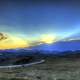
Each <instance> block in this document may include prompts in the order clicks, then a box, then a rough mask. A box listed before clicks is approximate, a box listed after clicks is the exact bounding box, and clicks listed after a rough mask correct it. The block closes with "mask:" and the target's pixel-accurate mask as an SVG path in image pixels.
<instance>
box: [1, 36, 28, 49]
mask: <svg viewBox="0 0 80 80" xmlns="http://www.w3.org/2000/svg"><path fill="white" fill-rule="evenodd" d="M24 47H29V42H28V41H26V40H24V39H22V38H18V37H13V36H12V37H11V36H9V37H8V39H6V40H3V41H0V49H14V48H24Z"/></svg>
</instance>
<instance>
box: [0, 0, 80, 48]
mask: <svg viewBox="0 0 80 80" xmlns="http://www.w3.org/2000/svg"><path fill="white" fill-rule="evenodd" d="M0 32H1V33H4V34H7V35H9V36H8V37H9V38H10V39H12V41H16V43H18V41H21V42H20V43H25V41H28V40H30V41H33V40H37V41H44V42H47V41H48V42H51V41H49V40H48V39H47V38H48V37H49V38H50V39H51V40H52V39H53V38H54V37H55V38H57V39H58V40H61V39H66V38H73V39H75V38H80V1H79V0H0ZM43 36H44V37H45V38H43ZM51 37H52V38H51ZM40 38H41V40H40ZM55 38H54V40H55ZM23 40H24V41H23ZM46 40H47V41H46ZM9 42H10V40H8V42H5V44H7V45H8V43H9ZM3 43H4V41H3V42H2V41H1V44H2V46H3ZM11 43H12V42H11ZM11 43H10V44H11ZM16 43H15V44H16ZM13 44H14V43H13ZM17 45H18V44H17ZM21 45H22V44H21ZM24 45H26V44H24ZM2 46H1V47H2Z"/></svg>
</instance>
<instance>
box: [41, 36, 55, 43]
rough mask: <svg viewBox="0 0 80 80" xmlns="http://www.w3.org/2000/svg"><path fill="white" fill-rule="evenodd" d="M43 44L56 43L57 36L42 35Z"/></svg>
mask: <svg viewBox="0 0 80 80" xmlns="http://www.w3.org/2000/svg"><path fill="white" fill-rule="evenodd" d="M40 41H41V42H42V43H47V44H51V43H53V42H55V41H56V36H53V35H42V37H41V40H40Z"/></svg>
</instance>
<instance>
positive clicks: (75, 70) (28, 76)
mask: <svg viewBox="0 0 80 80" xmlns="http://www.w3.org/2000/svg"><path fill="white" fill-rule="evenodd" d="M74 56H75V55H74ZM74 56H72V55H70V56H67V57H66V56H63V57H50V56H48V57H45V58H44V59H45V62H44V63H41V64H36V65H32V66H28V67H20V68H5V69H4V68H1V69H0V80H80V57H79V56H76V57H74Z"/></svg>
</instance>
